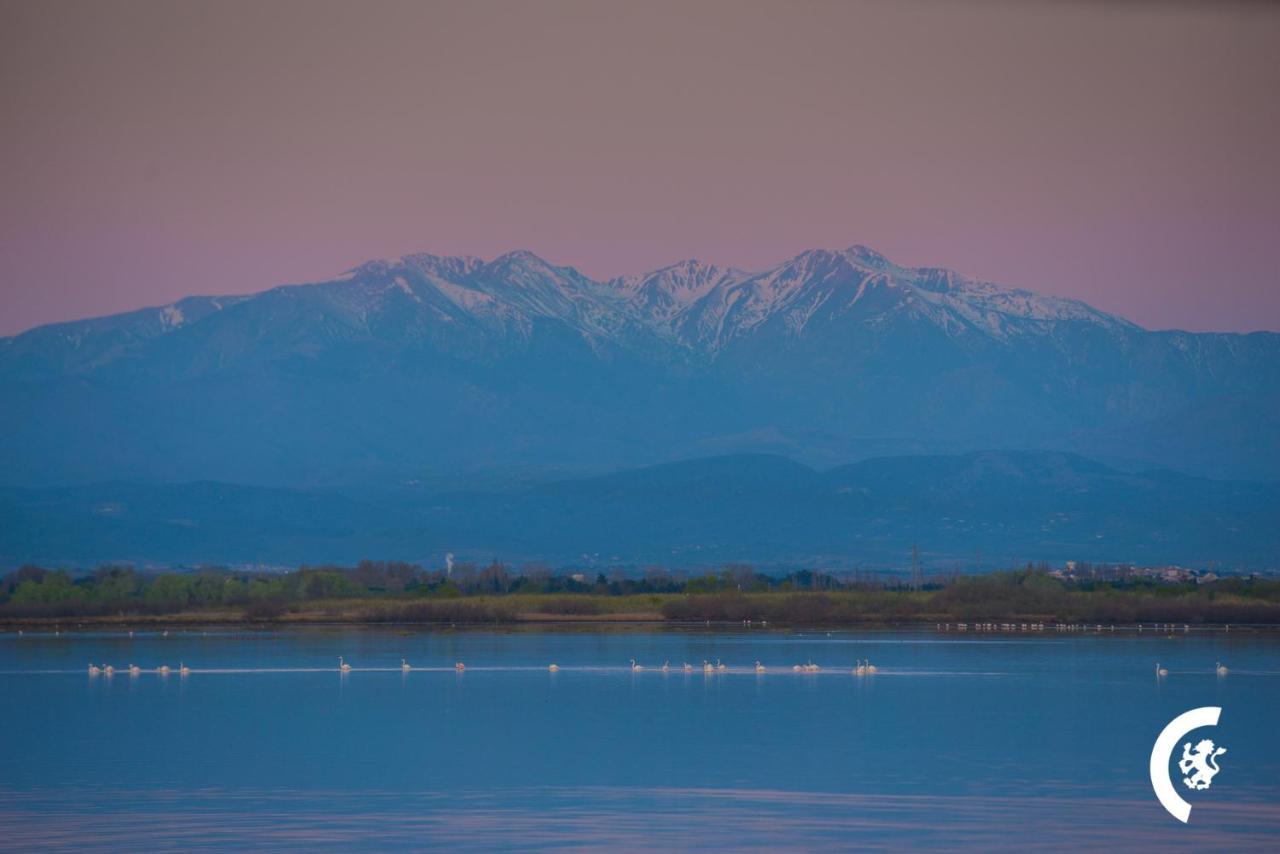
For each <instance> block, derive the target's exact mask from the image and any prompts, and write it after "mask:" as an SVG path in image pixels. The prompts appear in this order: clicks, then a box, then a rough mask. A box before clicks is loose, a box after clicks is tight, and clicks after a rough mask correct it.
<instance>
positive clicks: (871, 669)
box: [867, 658, 876, 673]
mask: <svg viewBox="0 0 1280 854" xmlns="http://www.w3.org/2000/svg"><path fill="white" fill-rule="evenodd" d="M867 672H868V673H875V672H876V666H875V665H874V664H872V663H871V659H869V658H868V659H867Z"/></svg>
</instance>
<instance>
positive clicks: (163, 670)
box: [156, 664, 169, 676]
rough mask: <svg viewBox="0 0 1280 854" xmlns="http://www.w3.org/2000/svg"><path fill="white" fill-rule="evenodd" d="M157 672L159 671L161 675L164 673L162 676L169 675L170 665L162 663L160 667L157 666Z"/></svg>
mask: <svg viewBox="0 0 1280 854" xmlns="http://www.w3.org/2000/svg"><path fill="white" fill-rule="evenodd" d="M156 672H157V673H159V674H160V675H162V676H168V675H169V665H167V664H162V665H160V666H159V667H157V668H156Z"/></svg>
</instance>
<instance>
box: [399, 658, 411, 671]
mask: <svg viewBox="0 0 1280 854" xmlns="http://www.w3.org/2000/svg"><path fill="white" fill-rule="evenodd" d="M412 669H413V668H412V667H410V666H409V662H407V661H405V660H404V659H403V658H402V659H400V672H401V673H408V672H409V671H410V670H412Z"/></svg>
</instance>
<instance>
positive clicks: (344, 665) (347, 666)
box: [338, 656, 351, 673]
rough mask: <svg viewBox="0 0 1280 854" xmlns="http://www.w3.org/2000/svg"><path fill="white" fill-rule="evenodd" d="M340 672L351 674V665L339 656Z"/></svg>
mask: <svg viewBox="0 0 1280 854" xmlns="http://www.w3.org/2000/svg"><path fill="white" fill-rule="evenodd" d="M338 670H340V671H342V672H343V673H350V672H351V665H350V664H347V663H346V662H345V661H343V660H342V656H338Z"/></svg>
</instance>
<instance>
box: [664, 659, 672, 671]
mask: <svg viewBox="0 0 1280 854" xmlns="http://www.w3.org/2000/svg"><path fill="white" fill-rule="evenodd" d="M670 669H671V661H670V659H668V660H667V661H664V662H662V672H663V673H666V672H667V671H669V670H670Z"/></svg>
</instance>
